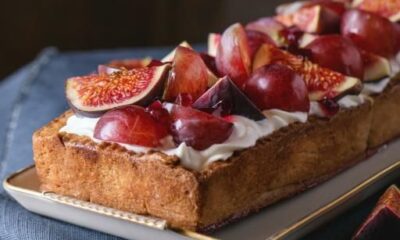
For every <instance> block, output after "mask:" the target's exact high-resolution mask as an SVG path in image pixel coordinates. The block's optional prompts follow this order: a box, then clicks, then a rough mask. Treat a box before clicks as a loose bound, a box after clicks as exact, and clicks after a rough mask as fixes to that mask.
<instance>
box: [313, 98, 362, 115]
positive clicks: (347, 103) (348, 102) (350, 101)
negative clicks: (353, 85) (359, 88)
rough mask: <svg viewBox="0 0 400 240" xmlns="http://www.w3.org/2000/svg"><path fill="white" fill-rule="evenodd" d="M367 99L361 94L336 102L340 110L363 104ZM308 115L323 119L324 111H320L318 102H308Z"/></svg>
mask: <svg viewBox="0 0 400 240" xmlns="http://www.w3.org/2000/svg"><path fill="white" fill-rule="evenodd" d="M366 99H367V96H365V95H363V94H359V95H346V96H344V97H343V98H341V99H340V100H339V101H338V104H339V106H340V107H341V108H353V107H357V106H359V105H361V104H363V103H364V102H365V101H366ZM309 114H310V115H313V116H318V117H325V115H326V114H325V113H324V111H323V110H322V109H321V107H320V105H319V103H318V102H314V101H312V102H310V112H309Z"/></svg>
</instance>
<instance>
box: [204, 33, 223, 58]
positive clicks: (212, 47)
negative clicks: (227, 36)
mask: <svg viewBox="0 0 400 240" xmlns="http://www.w3.org/2000/svg"><path fill="white" fill-rule="evenodd" d="M220 42H221V34H219V33H210V34H208V41H207V46H208V48H207V53H208V55H210V56H212V57H215V56H216V55H217V49H218V45H219V44H220Z"/></svg>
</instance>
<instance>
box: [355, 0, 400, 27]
mask: <svg viewBox="0 0 400 240" xmlns="http://www.w3.org/2000/svg"><path fill="white" fill-rule="evenodd" d="M353 6H354V7H356V8H358V9H361V10H365V11H368V12H373V13H376V14H378V15H380V16H382V17H386V18H388V19H390V20H391V21H392V22H397V21H399V20H400V1H399V0H354V2H353Z"/></svg>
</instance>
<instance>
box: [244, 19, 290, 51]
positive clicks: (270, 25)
mask: <svg viewBox="0 0 400 240" xmlns="http://www.w3.org/2000/svg"><path fill="white" fill-rule="evenodd" d="M284 29H285V26H284V25H283V24H282V23H280V22H278V21H276V20H275V19H273V18H271V17H264V18H260V19H258V20H256V21H254V22H250V23H248V24H247V25H246V30H252V31H258V32H262V33H264V34H266V35H268V36H269V37H270V38H271V39H272V40H273V41H274V43H275V45H277V46H278V47H281V46H283V45H284V44H285V42H284V39H283V38H282V34H281V32H282V31H283V30H284Z"/></svg>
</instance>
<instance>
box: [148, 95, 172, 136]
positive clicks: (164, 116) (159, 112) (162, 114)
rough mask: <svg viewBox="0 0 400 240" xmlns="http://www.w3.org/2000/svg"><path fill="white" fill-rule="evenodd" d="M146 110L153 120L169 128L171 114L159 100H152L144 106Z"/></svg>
mask: <svg viewBox="0 0 400 240" xmlns="http://www.w3.org/2000/svg"><path fill="white" fill-rule="evenodd" d="M146 112H148V113H150V115H151V116H152V117H153V119H154V120H156V121H157V122H158V123H160V124H161V125H162V126H164V127H165V128H167V129H168V130H169V126H171V116H170V115H169V112H168V111H167V109H165V108H164V106H163V104H162V103H161V102H160V101H154V102H153V103H152V104H150V105H149V106H148V107H147V108H146Z"/></svg>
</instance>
